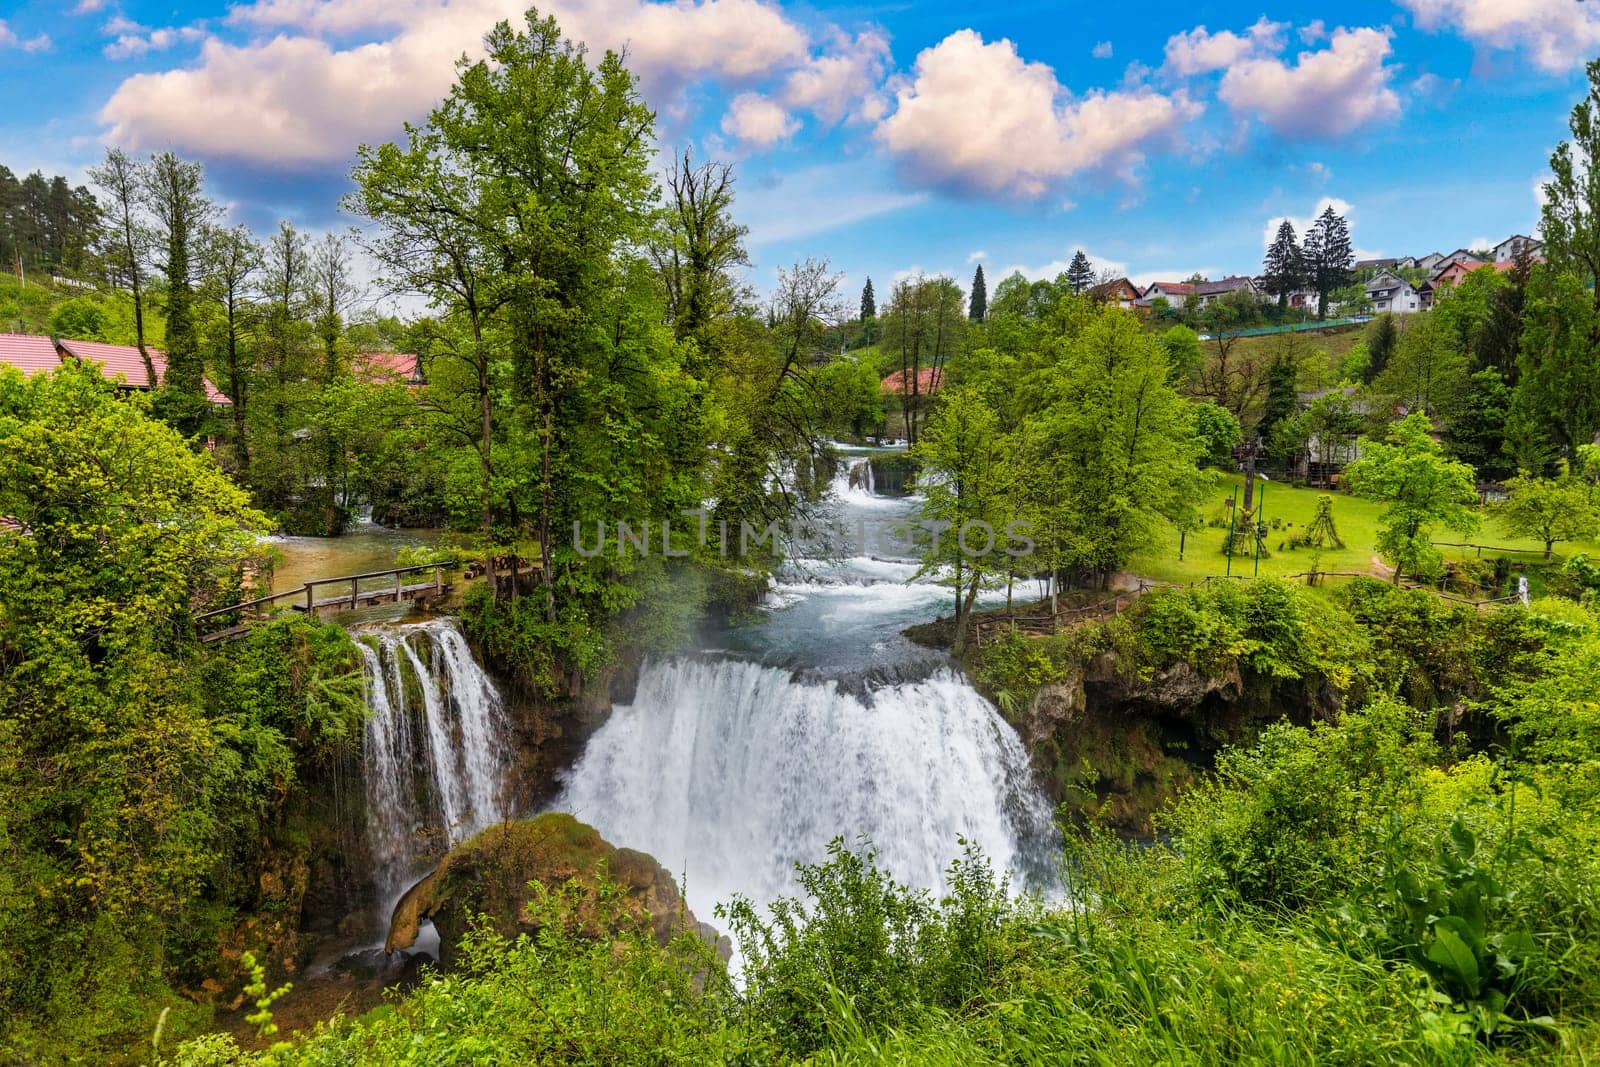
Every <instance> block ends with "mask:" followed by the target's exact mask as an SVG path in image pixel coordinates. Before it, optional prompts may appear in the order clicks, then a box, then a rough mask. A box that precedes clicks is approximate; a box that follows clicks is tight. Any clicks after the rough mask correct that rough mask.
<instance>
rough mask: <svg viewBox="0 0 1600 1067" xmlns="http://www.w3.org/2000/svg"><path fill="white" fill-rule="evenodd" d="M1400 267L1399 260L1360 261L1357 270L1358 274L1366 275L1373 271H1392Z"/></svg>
mask: <svg viewBox="0 0 1600 1067" xmlns="http://www.w3.org/2000/svg"><path fill="white" fill-rule="evenodd" d="M1400 265H1401V264H1400V261H1399V260H1398V259H1358V260H1356V266H1355V269H1356V271H1357V272H1358V273H1361V274H1366V273H1370V272H1372V271H1379V270H1392V269H1393V268H1395V267H1398V266H1400Z"/></svg>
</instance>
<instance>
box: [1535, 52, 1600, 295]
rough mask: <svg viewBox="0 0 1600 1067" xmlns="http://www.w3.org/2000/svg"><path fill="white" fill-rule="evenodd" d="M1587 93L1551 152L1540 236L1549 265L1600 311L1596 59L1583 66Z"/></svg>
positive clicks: (1599, 68)
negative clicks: (1571, 279)
mask: <svg viewBox="0 0 1600 1067" xmlns="http://www.w3.org/2000/svg"><path fill="white" fill-rule="evenodd" d="M1587 71H1588V75H1589V85H1588V92H1587V93H1585V95H1584V97H1583V99H1582V100H1579V101H1578V103H1577V104H1575V105H1574V106H1573V108H1572V115H1571V117H1570V119H1569V120H1568V124H1567V125H1568V128H1569V129H1570V130H1571V131H1572V140H1570V141H1563V142H1561V144H1560V145H1558V146H1557V147H1556V150H1555V152H1554V153H1553V154H1552V155H1551V156H1550V180H1549V181H1548V182H1546V183H1545V184H1544V206H1543V207H1542V208H1540V213H1539V236H1541V237H1542V238H1544V246H1545V247H1544V254H1545V258H1546V260H1547V262H1549V264H1550V265H1551V267H1553V268H1555V269H1556V270H1559V271H1570V272H1571V273H1573V274H1574V275H1575V276H1576V277H1577V279H1578V284H1579V286H1580V288H1582V289H1583V290H1585V291H1586V292H1587V294H1588V297H1589V300H1590V309H1591V311H1593V312H1595V313H1600V172H1596V171H1595V169H1594V167H1595V162H1594V161H1595V159H1596V154H1597V153H1600V60H1591V61H1590V62H1589V65H1588V67H1587Z"/></svg>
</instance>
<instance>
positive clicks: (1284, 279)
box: [1261, 219, 1305, 307]
mask: <svg viewBox="0 0 1600 1067" xmlns="http://www.w3.org/2000/svg"><path fill="white" fill-rule="evenodd" d="M1304 274H1305V264H1304V261H1303V255H1302V253H1301V251H1300V238H1299V237H1298V236H1297V235H1296V234H1295V232H1294V224H1293V223H1292V222H1290V221H1289V220H1288V219H1284V220H1283V222H1282V223H1280V224H1279V226H1278V233H1277V236H1276V237H1274V238H1273V239H1272V244H1270V245H1269V246H1267V255H1266V259H1265V260H1264V261H1263V262H1262V265H1261V275H1262V277H1263V279H1265V281H1266V289H1267V292H1269V293H1271V294H1272V295H1274V296H1276V297H1277V298H1278V306H1279V307H1288V306H1289V294H1290V293H1291V292H1293V291H1294V290H1295V289H1297V288H1299V286H1300V284H1301V281H1302V280H1303V278H1304Z"/></svg>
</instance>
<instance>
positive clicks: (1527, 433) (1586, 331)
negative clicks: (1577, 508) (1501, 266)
mask: <svg viewBox="0 0 1600 1067" xmlns="http://www.w3.org/2000/svg"><path fill="white" fill-rule="evenodd" d="M1596 321H1597V319H1596V314H1595V309H1594V304H1593V301H1592V299H1591V295H1590V294H1589V293H1588V292H1587V291H1586V290H1585V289H1584V287H1583V284H1582V282H1581V281H1580V280H1579V277H1578V276H1577V275H1574V274H1568V273H1561V274H1557V273H1555V272H1554V271H1551V270H1547V269H1539V270H1536V271H1535V272H1534V279H1533V282H1532V283H1531V285H1530V286H1529V289H1528V308H1527V315H1526V318H1525V325H1524V328H1523V333H1522V343H1521V351H1520V354H1519V357H1518V359H1519V362H1518V366H1519V373H1518V375H1517V385H1516V388H1515V390H1514V391H1513V393H1512V399H1511V420H1510V421H1511V424H1512V427H1513V430H1514V432H1513V433H1511V434H1510V436H1513V437H1515V438H1516V439H1517V440H1520V441H1526V442H1528V443H1530V444H1532V442H1534V441H1539V442H1547V443H1548V446H1547V447H1549V448H1551V449H1553V450H1554V452H1555V454H1557V455H1559V456H1565V457H1569V458H1570V457H1572V456H1574V455H1575V454H1576V449H1577V448H1578V447H1579V446H1581V445H1586V444H1590V443H1591V442H1593V440H1594V435H1595V432H1596V431H1597V430H1600V345H1596V344H1595V343H1594V338H1595V329H1596ZM1538 450H1542V449H1538ZM1518 463H1519V465H1520V466H1523V467H1528V468H1529V469H1534V468H1533V467H1531V466H1530V464H1529V463H1528V462H1527V461H1525V460H1524V459H1523V458H1519V459H1518Z"/></svg>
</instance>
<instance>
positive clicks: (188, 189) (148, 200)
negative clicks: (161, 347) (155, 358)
mask: <svg viewBox="0 0 1600 1067" xmlns="http://www.w3.org/2000/svg"><path fill="white" fill-rule="evenodd" d="M143 179H144V188H143V190H142V195H143V196H144V199H145V204H146V206H147V208H148V210H149V212H150V214H151V216H152V217H154V219H155V220H156V239H157V240H158V242H159V244H160V248H161V254H162V259H161V261H160V262H159V263H158V264H157V265H158V266H159V267H160V269H161V272H162V275H163V276H164V278H165V280H166V292H165V294H164V295H165V301H164V303H165V311H166V319H167V377H166V381H165V382H164V383H163V385H164V386H165V389H164V390H163V392H162V410H163V411H164V412H165V413H166V414H167V416H168V417H169V418H171V419H172V420H173V423H174V425H177V426H179V427H181V428H183V429H185V430H187V431H189V432H193V431H194V430H195V429H197V428H198V427H199V425H200V423H201V422H202V421H203V420H204V418H205V414H206V393H205V382H204V378H205V360H204V359H203V357H202V356H201V354H200V337H199V334H198V333H197V331H196V328H195V313H194V283H195V276H196V274H197V270H196V265H197V264H196V261H197V260H198V259H199V255H198V253H199V250H200V249H199V244H200V239H201V234H202V233H203V231H204V228H205V226H206V224H207V222H208V221H209V219H210V216H211V215H212V214H213V213H214V212H215V207H214V206H213V205H212V203H211V201H209V200H208V199H206V197H205V194H204V193H203V192H202V191H201V187H202V173H201V169H200V164H198V163H190V162H186V161H184V160H181V159H179V158H178V157H177V156H175V155H173V154H172V153H171V152H162V153H159V154H157V155H155V156H153V157H151V159H150V162H149V163H148V164H146V166H145V168H144V173H143Z"/></svg>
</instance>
